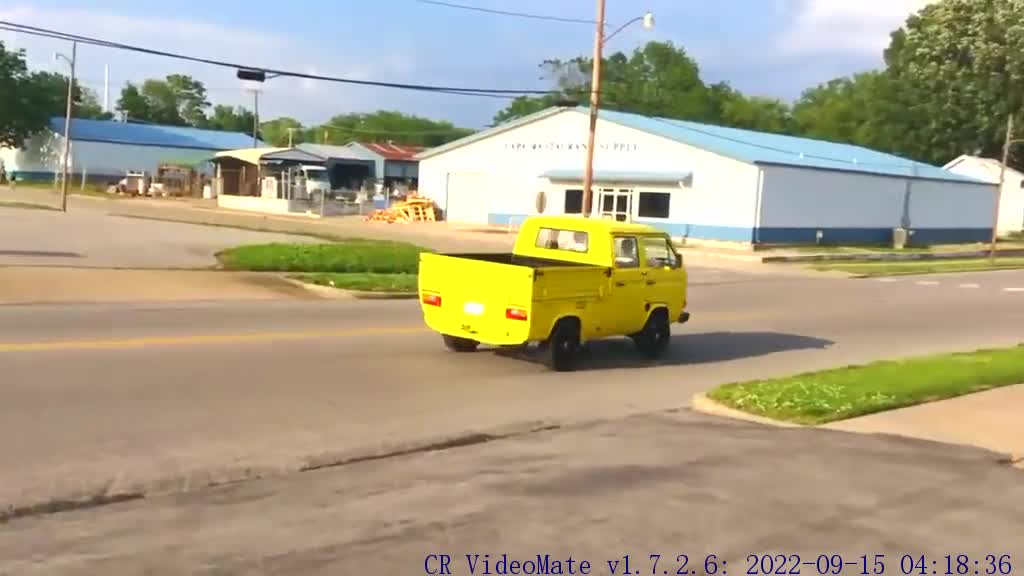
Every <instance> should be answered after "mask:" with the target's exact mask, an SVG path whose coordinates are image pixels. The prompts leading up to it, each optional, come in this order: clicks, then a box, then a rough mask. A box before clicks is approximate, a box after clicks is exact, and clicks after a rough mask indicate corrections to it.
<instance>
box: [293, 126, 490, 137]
mask: <svg viewBox="0 0 1024 576" xmlns="http://www.w3.org/2000/svg"><path fill="white" fill-rule="evenodd" d="M307 130H328V131H330V130H335V131H338V132H354V133H357V134H371V135H372V134H376V135H380V136H451V135H452V134H454V133H456V132H476V130H472V129H470V128H457V127H452V128H449V129H447V130H422V131H419V130H365V129H361V128H349V127H347V126H338V125H336V124H320V125H316V126H310V127H309V128H307Z"/></svg>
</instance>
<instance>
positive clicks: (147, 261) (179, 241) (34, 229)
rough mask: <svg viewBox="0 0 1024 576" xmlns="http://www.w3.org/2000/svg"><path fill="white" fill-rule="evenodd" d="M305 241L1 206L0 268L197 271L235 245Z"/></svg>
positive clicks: (95, 213) (94, 213) (87, 213)
mask: <svg viewBox="0 0 1024 576" xmlns="http://www.w3.org/2000/svg"><path fill="white" fill-rule="evenodd" d="M312 241H317V240H315V239H312V238H309V237H306V236H297V235H287V234H273V233H267V232H252V231H248V230H238V229H234V228H222V227H211V226H198V225H194V224H180V223H177V222H156V221H152V220H141V219H138V218H123V217H116V216H109V215H107V214H105V213H103V212H99V211H94V210H77V211H70V212H67V213H61V212H55V211H51V210H32V209H24V208H4V207H2V206H0V266H26V265H32V266H90V267H113V268H133V267H134V268H197V267H210V266H214V265H216V264H217V260H216V258H215V257H214V254H215V253H216V252H218V251H220V250H224V249H225V248H230V247H232V246H237V245H239V244H255V243H262V242H312Z"/></svg>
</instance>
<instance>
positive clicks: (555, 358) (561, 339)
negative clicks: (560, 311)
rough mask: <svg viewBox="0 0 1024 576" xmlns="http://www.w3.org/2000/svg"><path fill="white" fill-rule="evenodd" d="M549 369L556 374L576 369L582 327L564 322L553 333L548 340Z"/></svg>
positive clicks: (567, 321)
mask: <svg viewBox="0 0 1024 576" xmlns="http://www.w3.org/2000/svg"><path fill="white" fill-rule="evenodd" d="M547 348H548V350H547V352H548V367H549V368H551V369H552V370H554V371H556V372H568V371H570V370H572V369H573V368H575V367H576V360H577V359H578V356H579V349H580V326H579V324H578V323H577V322H573V321H571V320H562V321H561V322H559V323H558V325H557V326H555V329H554V330H553V331H552V332H551V338H550V339H549V340H548V346H547Z"/></svg>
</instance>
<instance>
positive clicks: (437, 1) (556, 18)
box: [416, 0, 597, 25]
mask: <svg viewBox="0 0 1024 576" xmlns="http://www.w3.org/2000/svg"><path fill="white" fill-rule="evenodd" d="M416 1H417V2H419V3H421V4H434V5H437V6H446V7H448V8H459V9H460V10H473V11H476V12H486V13H488V14H499V15H501V16H515V17H517V18H531V19H534V20H551V21H554V22H569V23H572V24H591V25H593V24H597V20H585V19H582V18H564V17H561V16H545V15H542V14H528V13H526V12H509V11H506V10H494V9H492V8H481V7H479V6H468V5H466V4H454V3H451V2H441V1H440V0H416Z"/></svg>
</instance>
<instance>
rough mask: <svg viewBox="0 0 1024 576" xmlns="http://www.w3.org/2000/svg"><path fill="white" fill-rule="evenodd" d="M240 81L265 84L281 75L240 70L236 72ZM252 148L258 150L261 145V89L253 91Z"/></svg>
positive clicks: (261, 71)
mask: <svg viewBox="0 0 1024 576" xmlns="http://www.w3.org/2000/svg"><path fill="white" fill-rule="evenodd" d="M236 75H237V76H238V79H239V80H248V81H250V82H258V83H261V84H262V83H263V82H266V81H267V80H270V79H272V78H277V77H278V76H280V74H267V73H266V72H264V71H263V70H238V72H236ZM252 116H253V120H252V147H253V148H257V147H258V144H259V136H258V135H259V133H260V90H259V88H253V89H252Z"/></svg>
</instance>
